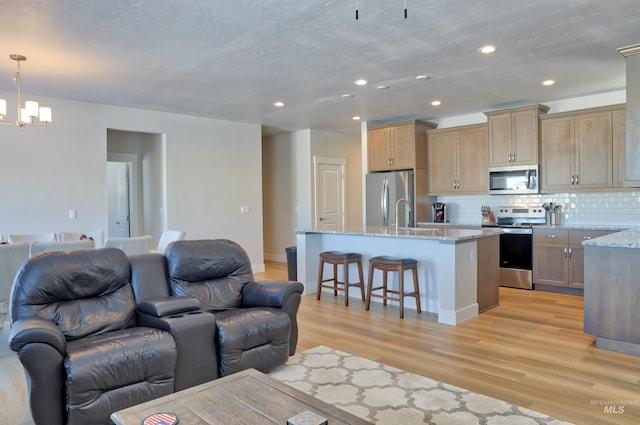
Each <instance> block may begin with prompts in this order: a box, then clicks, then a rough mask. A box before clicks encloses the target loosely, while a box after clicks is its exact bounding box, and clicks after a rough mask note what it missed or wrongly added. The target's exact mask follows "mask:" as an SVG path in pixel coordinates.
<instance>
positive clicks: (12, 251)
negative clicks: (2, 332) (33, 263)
mask: <svg viewBox="0 0 640 425" xmlns="http://www.w3.org/2000/svg"><path fill="white" fill-rule="evenodd" d="M28 258H29V244H28V243H27V242H16V243H13V244H2V245H0V329H2V326H3V325H4V322H5V320H6V316H7V312H8V311H9V294H10V292H11V285H12V284H13V278H14V277H15V275H16V273H17V272H18V270H19V269H20V266H22V263H24V262H25V261H27V259H28Z"/></svg>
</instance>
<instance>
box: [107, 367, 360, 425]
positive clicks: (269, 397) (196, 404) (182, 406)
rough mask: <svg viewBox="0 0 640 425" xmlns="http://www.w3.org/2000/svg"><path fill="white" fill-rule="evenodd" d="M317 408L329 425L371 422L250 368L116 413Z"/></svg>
mask: <svg viewBox="0 0 640 425" xmlns="http://www.w3.org/2000/svg"><path fill="white" fill-rule="evenodd" d="M307 410H309V411H312V412H314V413H316V414H318V415H320V416H324V417H325V418H327V421H328V424H329V425H338V424H344V425H359V424H369V423H370V422H367V421H365V420H362V419H360V418H358V417H356V416H353V415H351V414H349V413H347V412H345V411H344V410H340V409H338V408H337V407H334V406H332V405H330V404H328V403H325V402H324V401H321V400H318V399H317V398H314V397H311V396H310V395H308V394H305V393H303V392H302V391H299V390H297V389H295V388H292V387H290V386H288V385H286V384H283V383H282V382H280V381H277V380H275V379H273V378H271V377H269V376H267V375H265V374H263V373H261V372H258V371H257V370H255V369H248V370H245V371H242V372H238V373H236V374H233V375H229V376H225V377H224V378H220V379H216V380H214V381H210V382H207V383H204V384H201V385H198V386H195V387H192V388H188V389H186V390H183V391H179V392H177V393H174V394H170V395H168V396H164V397H160V398H157V399H155V400H151V401H148V402H146V403H142V404H139V405H137V406H133V407H129V408H127V409H124V410H120V411H118V412H115V413H113V414H112V415H111V420H112V421H113V422H115V423H116V425H140V424H141V422H142V420H143V419H144V418H146V417H147V416H149V415H152V414H154V413H159V412H172V413H175V414H176V415H178V418H179V420H180V423H179V425H201V424H220V425H234V424H278V425H286V424H287V419H289V418H291V417H293V416H295V415H297V414H298V413H302V412H304V411H307Z"/></svg>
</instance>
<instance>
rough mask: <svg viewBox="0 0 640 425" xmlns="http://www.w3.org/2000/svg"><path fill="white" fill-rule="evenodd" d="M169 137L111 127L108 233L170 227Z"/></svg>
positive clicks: (154, 231)
mask: <svg viewBox="0 0 640 425" xmlns="http://www.w3.org/2000/svg"><path fill="white" fill-rule="evenodd" d="M165 145H166V143H165V137H164V135H163V134H153V133H140V132H134V131H124V130H113V129H107V187H108V194H109V195H108V220H109V222H108V226H107V230H108V235H107V236H108V237H121V236H124V235H126V227H127V222H128V227H129V234H128V236H131V237H133V236H142V235H151V236H152V238H153V240H152V244H154V245H155V244H157V243H158V240H159V238H160V235H161V234H162V232H163V230H164V229H165V228H166V214H165V210H166V188H165V186H166V185H165ZM125 237H126V236H125Z"/></svg>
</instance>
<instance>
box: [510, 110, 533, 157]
mask: <svg viewBox="0 0 640 425" xmlns="http://www.w3.org/2000/svg"><path fill="white" fill-rule="evenodd" d="M511 125H512V127H513V154H514V157H513V161H512V164H513V165H531V164H537V163H538V146H539V142H538V110H537V109H534V110H530V111H521V112H514V113H513V116H512V119H511Z"/></svg>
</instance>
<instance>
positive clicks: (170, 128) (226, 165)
mask: <svg viewBox="0 0 640 425" xmlns="http://www.w3.org/2000/svg"><path fill="white" fill-rule="evenodd" d="M0 97H2V98H8V99H11V98H12V94H10V93H5V92H1V91H0ZM41 102H42V103H43V104H47V105H50V106H51V107H52V109H53V120H54V121H53V123H52V124H51V125H50V126H49V127H48V128H46V129H42V128H26V129H19V128H16V127H14V126H11V125H0V173H1V174H2V181H1V182H0V234H3V235H6V234H9V233H32V232H46V231H56V232H58V231H86V230H88V229H97V228H100V229H103V230H106V229H107V192H106V190H107V189H106V188H107V185H106V161H107V141H106V139H107V129H116V130H124V131H135V132H142V133H154V134H164V135H165V138H166V179H167V194H166V196H167V197H166V200H167V208H166V211H164V213H165V214H166V220H167V225H168V227H169V228H171V229H179V230H184V231H185V232H186V235H187V238H188V239H196V238H214V237H215V238H229V239H233V240H235V241H236V242H238V243H239V244H240V245H242V246H243V247H244V248H245V249H246V250H247V253H248V254H249V257H250V258H251V261H252V263H253V264H254V267H255V268H254V270H256V271H260V268H261V267H263V264H264V261H263V244H262V185H261V184H260V182H261V179H262V161H261V156H262V149H261V128H260V126H259V125H257V124H247V123H239V122H230V121H222V120H216V119H208V118H200V117H193V116H186V115H179V114H169V113H163V112H156V111H148V110H141V109H131V108H122V107H117V106H110V105H102V104H95V103H86V102H76V101H70V100H63V99H56V98H42V99H41ZM241 206H248V207H250V213H249V214H246V215H241V214H240V207H241ZM70 209H76V210H78V218H77V219H76V220H69V210H70Z"/></svg>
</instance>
